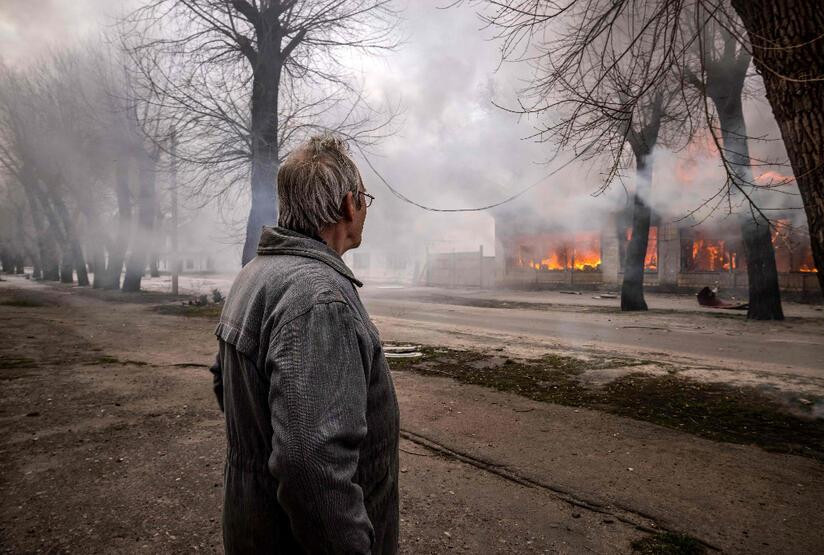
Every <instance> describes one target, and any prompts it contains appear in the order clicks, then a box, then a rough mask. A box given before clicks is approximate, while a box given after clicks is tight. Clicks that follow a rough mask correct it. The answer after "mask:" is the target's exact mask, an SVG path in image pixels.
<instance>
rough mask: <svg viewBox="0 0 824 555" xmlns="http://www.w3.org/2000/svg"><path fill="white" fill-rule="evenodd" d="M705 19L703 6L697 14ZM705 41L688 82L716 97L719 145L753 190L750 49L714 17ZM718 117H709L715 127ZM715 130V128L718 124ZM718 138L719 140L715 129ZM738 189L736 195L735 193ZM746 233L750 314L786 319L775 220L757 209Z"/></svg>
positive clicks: (745, 187) (740, 181)
mask: <svg viewBox="0 0 824 555" xmlns="http://www.w3.org/2000/svg"><path fill="white" fill-rule="evenodd" d="M696 16H697V18H698V19H699V20H702V19H706V18H702V11H701V10H699V11H698V12H697V13H696ZM698 36H699V38H700V40H698V41H696V45H695V48H694V50H696V51H697V53H698V65H699V67H700V70H698V71H696V72H694V71H693V70H692V69H691V68H690V66H689V65H688V66H687V67H686V68H685V77H686V79H687V81H688V82H689V83H690V84H692V85H693V86H694V87H696V88H697V89H698V90H699V91H701V92H702V94H703V95H704V96H706V97H707V98H709V99H711V100H712V103H713V105H714V106H715V113H716V114H717V116H718V127H719V128H720V135H721V141H720V143H718V144H717V147H718V150H719V151H720V152H723V156H722V160H723V161H724V162H725V164H728V165H729V168H728V173H729V174H730V176H731V177H730V179H731V180H732V182H733V184H734V185H735V189H737V190H738V191H752V190H753V189H755V187H752V184H753V183H754V180H753V175H752V168H751V158H750V150H749V136H748V134H747V124H746V121H745V119H744V108H743V91H744V84H745V80H746V77H747V70H748V68H749V66H750V61H751V59H752V57H751V55H750V53H749V52H748V51H747V50H746V48H744V47H743V46H742V45H740V44H738V41H737V40H736V38H735V37H734V36H733V35H732V34H731V33H730V32H729V31H728V30H727V29H726V28H725V27H721V26H719V25H716V24H715V23H714V22H711V23H708V24H706V25H703V26H702V27H700V28H699V29H698ZM713 119H714V118H712V116H710V117H708V120H709V124H710V126H713V128H714V123H713ZM713 131H714V129H713ZM712 137H713V138H714V139H715V140H716V141H717V139H718V137H717V134H716V133H715V132H713V133H712ZM734 194H735V191H733V192H731V193H730V195H734ZM740 226H741V238H742V239H743V244H744V254H745V256H746V260H747V278H748V283H749V308H748V310H747V317H748V318H750V319H753V320H783V319H784V312H783V310H782V308H781V293H780V290H779V287H778V270H777V267H776V263H775V249H774V246H773V244H772V232H771V229H770V222H769V221H768V220H767V218H766V216H765V215H764V213H763V212H761V211H759V210H756V209H753V210H751V211H750V213H748V214H746V215H744V216H743V217H742V218H741V223H740Z"/></svg>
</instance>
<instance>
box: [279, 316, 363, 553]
mask: <svg viewBox="0 0 824 555" xmlns="http://www.w3.org/2000/svg"><path fill="white" fill-rule="evenodd" d="M267 367H268V369H269V371H270V372H271V374H270V377H271V387H270V390H269V405H270V407H271V414H272V430H273V432H272V454H271V457H270V459H269V470H270V472H271V473H272V475H273V476H274V477H275V479H276V480H277V481H278V491H277V498H278V502H279V503H280V505H281V507H283V509H284V510H285V511H286V513H287V514H288V515H289V519H290V523H291V527H292V531H293V533H294V535H295V537H296V538H297V539H298V541H299V542H300V543H301V544H302V545H303V547H304V548H305V549H306V550H307V551H309V552H311V553H369V552H370V551H371V547H372V542H373V539H374V532H373V529H372V524H371V523H370V521H369V517H368V516H367V513H366V508H365V507H364V503H363V492H362V490H361V488H360V486H358V485H357V484H356V483H355V482H354V480H353V479H354V476H355V472H356V470H357V467H358V457H359V449H360V445H361V442H362V441H363V439H364V437H365V436H366V399H367V379H366V373H365V370H364V361H363V359H362V357H361V353H360V349H359V342H358V337H357V328H356V320H355V317H354V315H353V313H352V311H351V309H350V308H349V306H348V305H346V304H345V303H343V302H338V301H335V302H329V303H322V304H317V305H315V306H314V307H313V308H312V309H311V310H310V311H308V312H307V313H305V314H304V315H302V316H300V317H298V318H296V319H294V320H293V321H292V322H290V323H288V324H286V325H285V326H284V327H283V328H282V329H281V330H280V331H279V333H278V334H277V336H276V337H275V338H274V339H273V341H272V344H271V345H270V346H269V350H268V355H267Z"/></svg>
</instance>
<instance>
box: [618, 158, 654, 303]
mask: <svg viewBox="0 0 824 555" xmlns="http://www.w3.org/2000/svg"><path fill="white" fill-rule="evenodd" d="M635 160H636V161H635V164H636V174H635V175H636V183H635V194H634V195H633V212H632V237H630V240H629V245H628V246H627V257H626V260H625V261H624V281H623V283H622V284H621V310H624V311H636V310H647V303H646V301H645V300H644V261H645V259H646V257H647V244H648V243H649V224H650V218H651V210H650V206H649V202H648V199H649V195H650V191H651V190H652V165H651V164H650V163H649V160H648V155H647V154H642V155H640V156H637V155H636V159H635Z"/></svg>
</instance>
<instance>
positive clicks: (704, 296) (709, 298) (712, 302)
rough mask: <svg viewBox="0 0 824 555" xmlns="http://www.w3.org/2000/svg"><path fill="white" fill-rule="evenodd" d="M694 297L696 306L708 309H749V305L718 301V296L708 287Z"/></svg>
mask: <svg viewBox="0 0 824 555" xmlns="http://www.w3.org/2000/svg"><path fill="white" fill-rule="evenodd" d="M696 297H697V298H698V304H700V305H701V306H708V307H710V308H724V309H727V310H747V309H748V308H749V307H750V305H749V303H731V302H727V301H725V300H722V299H719V298H718V295H716V294H715V291H713V290H712V289H710V288H709V287H704V288H703V289H702V290H701V291H699V292H698V294H697V295H696Z"/></svg>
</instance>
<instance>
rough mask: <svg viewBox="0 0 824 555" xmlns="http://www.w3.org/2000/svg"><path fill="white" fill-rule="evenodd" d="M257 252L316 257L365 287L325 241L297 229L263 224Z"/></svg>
mask: <svg viewBox="0 0 824 555" xmlns="http://www.w3.org/2000/svg"><path fill="white" fill-rule="evenodd" d="M257 253H258V254H259V255H264V256H272V255H292V256H303V257H305V258H314V259H315V260H320V261H321V262H323V263H324V264H326V265H328V266H330V267H332V269H334V270H335V271H336V272H338V273H339V274H341V275H342V276H343V277H345V278H347V279H348V280H349V281H351V282H352V283H354V284H355V285H357V286H358V287H363V283H362V282H361V281H360V280H359V279H358V278H356V277H355V275H354V274H353V273H352V270H350V269H349V267H348V266H347V265H346V263H345V262H344V261H343V259H342V258H341V257H340V255H339V254H338V253H336V252H335V251H333V250H332V249H331V248H330V247H329V246H327V245H326V243H324V242H323V241H320V240H318V239H313V238H311V237H308V236H306V235H303V234H301V233H298V232H297V231H292V230H291V229H286V228H284V227H277V226H263V232H262V233H261V234H260V242H259V243H258V248H257Z"/></svg>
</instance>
